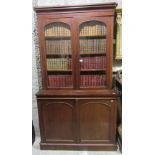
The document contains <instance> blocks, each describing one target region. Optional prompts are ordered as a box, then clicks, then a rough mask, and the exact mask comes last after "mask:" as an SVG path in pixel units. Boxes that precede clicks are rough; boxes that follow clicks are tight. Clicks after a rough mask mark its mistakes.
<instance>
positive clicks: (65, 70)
mask: <svg viewBox="0 0 155 155" xmlns="http://www.w3.org/2000/svg"><path fill="white" fill-rule="evenodd" d="M44 34H45V42H46V68H47V78H48V88H72V87H73V77H72V51H71V28H70V26H69V25H68V24H66V23H63V22H54V23H50V24H48V25H46V26H45V30H44Z"/></svg>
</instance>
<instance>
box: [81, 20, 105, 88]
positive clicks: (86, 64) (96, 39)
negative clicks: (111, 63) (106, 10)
mask: <svg viewBox="0 0 155 155" xmlns="http://www.w3.org/2000/svg"><path fill="white" fill-rule="evenodd" d="M79 44H80V48H79V55H80V58H79V62H80V88H105V87H106V85H107V74H106V72H107V26H106V24H105V23H103V22H101V21H96V20H92V21H86V22H83V23H82V24H80V27H79Z"/></svg>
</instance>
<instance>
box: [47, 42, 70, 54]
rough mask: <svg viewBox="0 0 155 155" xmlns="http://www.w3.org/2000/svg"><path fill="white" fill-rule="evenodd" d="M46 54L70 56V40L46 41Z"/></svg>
mask: <svg viewBox="0 0 155 155" xmlns="http://www.w3.org/2000/svg"><path fill="white" fill-rule="evenodd" d="M46 51H47V52H46V53H47V54H71V41H70V40H46Z"/></svg>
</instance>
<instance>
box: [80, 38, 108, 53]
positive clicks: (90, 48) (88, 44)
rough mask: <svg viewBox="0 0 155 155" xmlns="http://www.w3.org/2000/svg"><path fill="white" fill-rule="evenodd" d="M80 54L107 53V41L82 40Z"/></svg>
mask: <svg viewBox="0 0 155 155" xmlns="http://www.w3.org/2000/svg"><path fill="white" fill-rule="evenodd" d="M80 53H106V39H81V40H80Z"/></svg>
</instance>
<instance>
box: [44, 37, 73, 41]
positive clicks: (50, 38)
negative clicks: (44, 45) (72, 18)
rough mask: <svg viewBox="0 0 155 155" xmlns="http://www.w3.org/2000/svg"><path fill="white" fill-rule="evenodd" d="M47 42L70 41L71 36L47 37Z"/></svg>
mask: <svg viewBox="0 0 155 155" xmlns="http://www.w3.org/2000/svg"><path fill="white" fill-rule="evenodd" d="M45 39H46V40H70V39H71V36H46V37H45Z"/></svg>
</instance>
